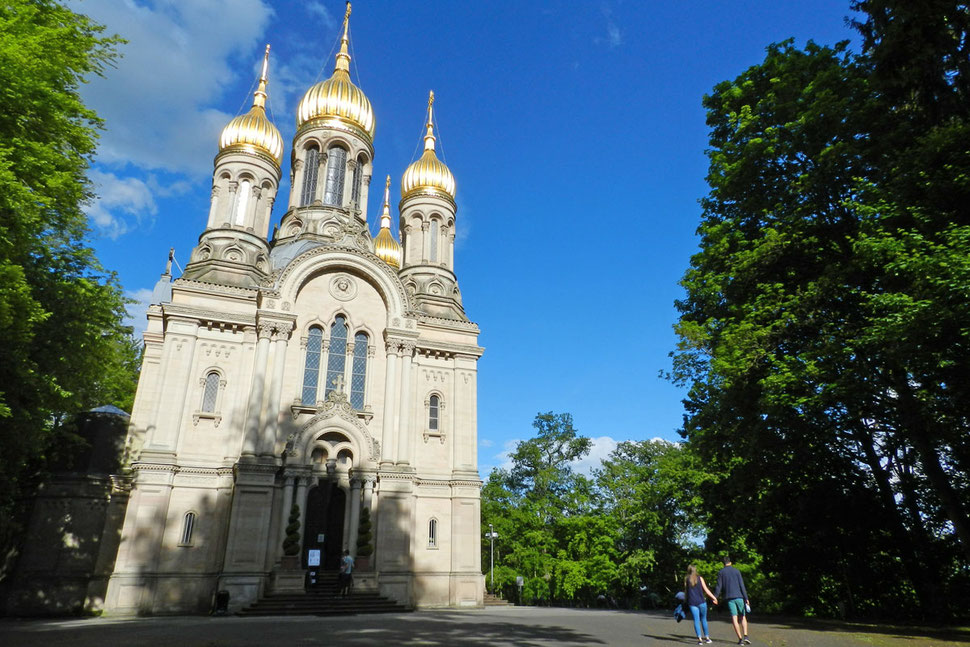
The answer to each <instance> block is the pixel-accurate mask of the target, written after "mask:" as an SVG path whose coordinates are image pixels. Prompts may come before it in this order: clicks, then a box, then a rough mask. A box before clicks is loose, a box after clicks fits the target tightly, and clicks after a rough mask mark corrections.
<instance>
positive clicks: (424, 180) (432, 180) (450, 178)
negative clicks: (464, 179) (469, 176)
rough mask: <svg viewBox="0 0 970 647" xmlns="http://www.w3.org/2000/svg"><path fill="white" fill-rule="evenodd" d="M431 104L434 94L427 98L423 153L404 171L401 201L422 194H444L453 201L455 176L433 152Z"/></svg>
mask: <svg viewBox="0 0 970 647" xmlns="http://www.w3.org/2000/svg"><path fill="white" fill-rule="evenodd" d="M432 104H434V92H432V93H431V94H430V95H429V97H428V131H427V133H426V134H425V136H424V153H423V154H422V155H421V158H420V159H419V160H418V161H416V162H414V163H412V164H411V166H409V167H408V168H407V170H406V171H404V177H402V178H401V199H404V198H407V197H409V196H412V195H419V194H422V193H427V194H431V195H442V194H444V195H445V196H447V197H448V198H449V199H451V200H454V199H455V176H454V175H452V174H451V171H450V170H449V169H448V167H447V166H445V163H444V162H442V161H441V160H439V159H438V156H437V155H435V152H434V125H433V123H432V114H431V106H432Z"/></svg>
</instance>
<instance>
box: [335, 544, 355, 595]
mask: <svg viewBox="0 0 970 647" xmlns="http://www.w3.org/2000/svg"><path fill="white" fill-rule="evenodd" d="M353 572H354V558H353V557H351V556H350V551H349V550H345V551H344V556H343V557H341V558H340V575H339V576H338V577H337V579H338V581H339V582H340V597H342V598H345V597H347V596H348V595H350V589H351V587H352V586H353V583H354V575H353Z"/></svg>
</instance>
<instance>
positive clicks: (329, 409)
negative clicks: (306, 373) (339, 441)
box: [286, 391, 381, 462]
mask: <svg viewBox="0 0 970 647" xmlns="http://www.w3.org/2000/svg"><path fill="white" fill-rule="evenodd" d="M318 407H319V409H318V412H317V414H316V415H315V416H313V417H312V418H310V419H309V420H307V421H306V422H305V423H304V424H303V425H302V426H301V427H300V429H299V430H298V431H295V432H293V433H292V434H290V435H289V436H287V439H286V444H287V446H289V447H291V448H292V450H291V452H292V453H289V454H288V455H289V456H295V455H296V454H297V451H298V450H297V449H296V448H297V447H303V446H304V445H305V439H306V435H307V434H310V433H316V432H317V431H318V430H319V428H320V426H321V423H322V422H323V421H325V420H327V419H329V418H341V419H342V420H344V421H346V422H349V423H350V424H351V425H353V426H354V427H355V428H356V429H357V430H358V432H359V433H360V437H361V438H363V439H364V446H363V447H361V450H362V451H363V452H365V453H368V454H369V455H368V458H369V459H370V460H371V461H374V462H376V461H378V460H380V456H381V445H380V443H379V442H378V441H377V440H376V439H375V438H374V437H373V436H371V433H370V431H368V430H367V427H366V426H365V425H364V424H363V423H362V422H361V421H360V418H358V416H357V412H356V411H354V409H353V407H351V406H350V403H349V402H348V401H347V396H346V395H345V394H344V393H343V392H342V391H331V392H330V393H328V394H327V400H326V401H325V402H321V403H318Z"/></svg>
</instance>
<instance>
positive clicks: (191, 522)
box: [179, 512, 195, 546]
mask: <svg viewBox="0 0 970 647" xmlns="http://www.w3.org/2000/svg"><path fill="white" fill-rule="evenodd" d="M194 530H195V513H194V512H186V513H185V516H184V517H182V539H181V541H179V546H191V545H192V533H193V531H194Z"/></svg>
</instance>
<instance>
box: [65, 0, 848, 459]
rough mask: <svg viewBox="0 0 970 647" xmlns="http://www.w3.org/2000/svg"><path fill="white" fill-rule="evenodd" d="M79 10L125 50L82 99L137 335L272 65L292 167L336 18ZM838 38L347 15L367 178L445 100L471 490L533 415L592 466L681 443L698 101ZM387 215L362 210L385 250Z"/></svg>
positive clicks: (759, 9)
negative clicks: (677, 352) (477, 355)
mask: <svg viewBox="0 0 970 647" xmlns="http://www.w3.org/2000/svg"><path fill="white" fill-rule="evenodd" d="M71 6H72V7H73V8H74V9H75V10H76V11H79V12H81V13H86V14H88V15H90V16H92V17H93V18H95V19H96V20H98V21H100V22H102V23H103V24H106V25H107V26H108V30H109V32H116V33H119V34H121V35H122V36H124V37H125V38H127V39H128V40H129V43H128V44H127V45H125V46H123V47H122V48H121V51H122V54H123V58H121V59H120V60H119V61H118V63H117V65H116V66H115V67H114V68H113V69H109V70H108V71H107V74H106V78H97V79H93V80H92V81H91V83H90V84H88V85H86V86H85V88H84V90H83V94H84V97H85V99H86V100H87V101H88V103H89V104H90V105H91V106H92V107H94V108H95V109H96V110H97V111H98V112H99V114H100V115H101V116H102V117H103V118H104V119H105V120H106V130H105V132H104V133H103V135H102V139H101V145H100V148H99V153H98V158H97V161H96V164H95V165H94V167H93V169H92V171H91V177H92V179H93V180H94V181H95V184H96V186H97V189H98V193H99V195H100V199H99V200H98V201H96V202H94V203H93V204H91V205H90V206H89V207H88V214H89V216H90V218H91V222H92V230H93V244H94V247H95V249H96V250H97V252H98V255H99V258H100V259H101V261H102V263H103V264H104V265H105V267H107V268H108V269H110V270H113V271H115V272H117V274H118V276H119V277H120V280H121V283H122V285H123V286H124V289H125V291H126V293H127V294H128V295H129V296H131V297H133V298H135V299H137V300H139V301H140V302H142V303H141V304H140V305H136V306H134V307H132V309H131V315H132V319H133V324H134V325H135V327H136V328H137V329H140V328H141V327H142V326H143V320H144V308H145V305H144V300H145V299H146V298H147V297H148V295H149V294H150V290H151V287H152V286H153V285H154V283H155V281H156V280H157V278H158V275H159V274H160V273H161V271H162V269H163V268H164V265H165V259H166V255H167V252H168V249H169V247H174V248H175V250H176V259H177V260H178V261H179V262H180V263H181V264H182V265H183V266H184V264H185V262H186V260H187V259H188V257H189V253H190V251H191V249H192V247H193V246H194V245H195V244H196V242H197V239H198V235H199V234H200V233H201V232H202V229H203V227H204V225H205V220H206V216H207V213H208V201H209V190H210V186H211V173H212V159H213V157H214V156H215V154H216V152H217V140H218V136H219V132H220V131H221V129H222V127H223V126H224V125H225V124H226V123H227V122H228V121H229V120H230V119H231V118H232V117H233V116H235V115H237V114H239V113H241V112H244V111H246V110H248V108H249V105H250V104H251V100H252V91H253V89H254V87H255V81H256V78H257V76H258V68H259V65H260V63H261V59H262V51H263V48H264V46H265V44H266V43H267V42H268V43H270V44H271V45H272V53H271V58H270V73H269V76H270V83H269V109H270V115H271V117H272V118H273V120H274V121H275V123H276V125H277V126H278V127H279V128H280V130H281V132H282V134H283V139H284V142H285V143H286V149H285V151H284V159H285V160H286V161H285V162H284V164H287V163H288V160H289V155H290V150H289V144H290V141H291V140H292V137H293V133H294V130H295V108H296V104H297V102H298V101H299V100H300V98H301V97H302V95H303V93H304V92H305V91H306V90H307V89H308V88H309V87H310V86H311V85H312V84H313V83H315V82H316V81H318V80H321V79H324V78H327V77H328V76H329V75H330V73H331V71H332V69H333V55H334V53H335V52H336V46H337V43H338V41H339V34H340V29H339V28H340V22H341V20H342V17H343V12H344V3H343V2H338V1H335V0H311V1H304V2H300V1H296V0H293V1H281V2H272V3H271V2H268V1H265V0H225V1H216V0H212V1H204V0H192V1H191V2H183V1H181V0H140V1H138V2H136V1H134V0H124V1H122V0H80V1H76V2H71ZM848 14H849V9H848V0H802V1H798V0H748V1H740V0H739V1H733V2H731V1H721V2H715V1H700V0H697V1H693V0H680V1H676V0H675V1H670V0H667V1H663V2H661V1H645V2H629V1H610V2H530V1H521V0H520V1H518V2H504V1H489V2H458V1H450V2H445V1H434V0H426V1H423V2H381V1H364V0H362V1H360V2H357V3H356V4H355V5H354V9H353V15H352V17H351V21H350V33H351V54H352V56H353V61H352V63H351V73H352V78H353V79H354V81H355V82H356V83H357V84H358V85H359V86H360V87H361V89H362V90H363V91H364V92H365V93H366V94H367V96H368V98H369V99H370V101H371V103H372V104H373V107H374V111H375V114H376V119H377V131H376V136H375V141H374V147H375V151H376V152H375V160H374V177H375V178H383V177H384V175H385V174H388V173H389V174H390V175H391V179H392V196H393V195H399V193H394V192H396V191H398V187H399V182H400V178H401V174H402V173H403V172H404V169H405V168H406V167H407V165H408V164H409V163H410V162H411V161H413V160H414V159H416V157H417V156H418V154H419V153H420V147H419V144H420V142H421V135H422V133H423V121H424V113H425V107H426V101H427V94H428V90H430V89H433V90H434V91H435V98H436V101H435V110H436V121H437V126H438V135H439V138H438V151H439V155H440V156H441V157H442V158H443V159H444V160H445V162H446V163H447V164H448V166H449V167H450V168H451V170H452V172H453V173H454V175H455V177H456V180H457V184H458V198H457V202H458V217H457V222H458V224H457V227H458V242H457V250H456V254H455V265H456V272H457V274H458V279H459V283H460V285H461V288H462V293H463V298H464V305H465V310H466V313H467V314H468V316H469V317H470V318H471V319H472V320H473V321H475V322H477V323H478V324H479V325H480V327H481V330H482V334H481V337H480V338H479V342H480V344H481V345H483V346H485V347H486V352H485V355H484V356H483V358H482V359H481V361H480V362H479V419H478V423H479V467H480V470H481V473H482V475H483V476H486V475H487V474H488V472H489V470H490V469H491V468H492V467H493V466H496V465H501V464H502V463H503V461H504V460H505V455H506V452H507V451H508V449H509V448H510V447H512V446H513V445H514V443H515V442H516V441H517V440H521V439H525V438H528V437H529V436H530V435H531V433H532V429H531V422H532V419H533V418H534V416H535V414H536V413H538V412H545V411H556V412H570V413H572V414H573V417H574V420H575V424H576V427H577V428H578V429H579V431H580V432H581V433H582V434H584V435H586V436H589V437H591V438H594V439H595V444H594V450H593V453H592V455H591V457H590V462H591V463H592V462H595V461H597V460H598V459H599V458H601V457H603V456H605V455H606V454H607V453H608V452H609V451H610V450H611V449H612V448H613V447H614V446H615V443H616V442H617V441H622V440H643V439H648V438H655V437H659V438H665V439H668V440H676V439H677V438H678V436H677V433H676V430H677V429H678V428H679V427H680V425H681V419H682V414H683V408H682V405H681V398H682V397H683V393H682V391H680V390H679V389H677V388H675V387H673V386H672V385H670V384H669V383H667V382H665V381H664V380H663V379H661V378H660V377H659V373H660V372H661V371H663V370H666V369H667V368H669V366H670V360H669V358H668V353H669V352H670V351H671V350H672V349H673V348H674V346H675V343H676V340H675V337H674V334H673V330H672V326H673V324H674V322H675V321H676V311H675V309H674V305H673V304H674V300H675V299H677V298H679V297H680V296H681V294H682V291H681V288H680V287H679V286H678V281H679V280H680V278H681V277H682V276H683V273H684V271H685V270H686V268H687V266H688V263H689V261H690V256H691V255H692V254H693V253H694V252H695V251H696V249H697V239H696V237H695V230H696V228H697V225H698V223H699V218H700V207H699V206H698V203H697V201H698V199H700V198H701V197H702V196H703V195H704V194H705V193H706V184H705V182H704V176H705V174H706V169H707V162H706V158H705V156H704V150H705V148H706V145H707V129H706V126H705V123H704V111H703V109H702V107H701V98H702V96H703V95H704V94H705V93H707V92H709V91H710V90H711V88H712V87H713V86H714V85H715V84H716V83H718V82H719V81H722V80H725V79H733V78H735V77H736V76H737V75H738V74H739V73H740V72H741V71H743V70H744V69H745V68H747V67H748V66H750V65H753V64H756V63H758V62H759V61H761V60H762V59H763V57H764V48H765V46H767V45H768V44H769V43H772V42H777V41H781V40H784V39H786V38H789V37H794V38H795V40H796V43H797V44H799V45H803V44H804V43H805V41H806V40H808V39H813V40H815V41H816V42H818V43H825V44H832V43H835V42H837V41H839V40H844V39H850V40H851V39H853V37H854V33H853V32H851V31H850V30H849V29H848V28H847V27H846V26H845V22H844V19H845V16H847V15H848ZM285 175H287V174H286V173H284V176H285ZM285 182H286V180H285V178H284V183H285ZM380 184H383V182H380V181H378V180H376V179H375V184H372V188H373V187H378V185H380ZM288 193H289V188H288V186H285V184H284V186H281V189H280V196H281V197H280V198H279V199H278V200H277V206H276V209H275V210H274V220H273V222H274V223H276V222H279V218H280V217H281V216H282V214H283V209H282V208H281V207H282V205H285V203H286V200H285V196H286V195H288ZM381 194H382V192H381V191H380V190H372V191H371V193H370V202H371V204H370V205H369V213H370V214H371V220H372V222H371V228H372V231H374V232H375V233H376V231H377V222H376V220H375V218H376V217H377V214H378V213H379V201H380V198H381ZM395 206H396V205H395ZM396 218H397V213H396V209H395V211H394V229H395V233H396V227H397V220H396Z"/></svg>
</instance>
